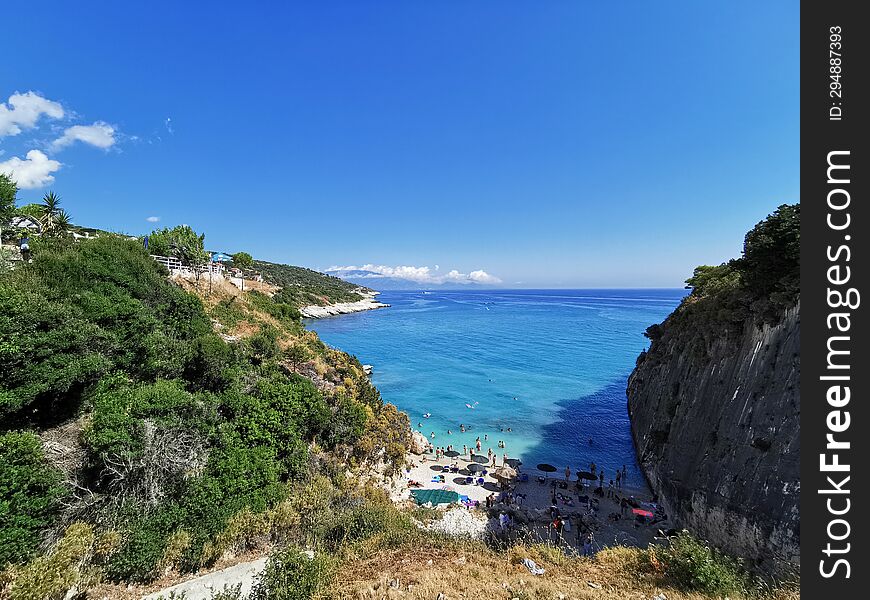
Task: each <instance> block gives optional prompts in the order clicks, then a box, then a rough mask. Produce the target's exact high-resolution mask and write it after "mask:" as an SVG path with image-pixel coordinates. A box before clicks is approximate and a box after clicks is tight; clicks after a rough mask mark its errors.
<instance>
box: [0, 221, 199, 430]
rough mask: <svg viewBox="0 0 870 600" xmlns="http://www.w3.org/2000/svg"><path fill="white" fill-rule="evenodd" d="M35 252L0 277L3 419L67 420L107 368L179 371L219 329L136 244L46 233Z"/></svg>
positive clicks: (145, 375)
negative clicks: (73, 240) (59, 237)
mask: <svg viewBox="0 0 870 600" xmlns="http://www.w3.org/2000/svg"><path fill="white" fill-rule="evenodd" d="M33 252H34V257H35V258H34V260H33V262H32V263H30V264H26V265H22V267H21V268H19V269H16V270H15V271H13V272H12V273H11V274H8V275H5V276H4V277H3V279H2V280H0V362H2V364H3V365H4V369H3V370H2V374H0V416H5V415H12V414H16V413H17V417H18V419H19V420H22V421H24V422H25V423H30V422H36V421H38V422H44V421H45V420H47V419H52V420H53V421H55V422H57V421H62V420H64V419H65V418H68V417H69V416H71V415H73V414H75V411H77V410H78V407H79V405H80V403H81V401H82V400H83V399H84V398H85V397H86V395H87V394H88V393H89V391H90V390H91V387H92V386H93V385H94V384H95V383H96V382H97V381H98V380H99V378H100V377H102V376H103V375H104V374H105V373H107V372H110V371H117V370H120V371H123V372H125V373H127V374H129V375H130V376H131V377H132V378H134V379H137V380H153V379H154V378H156V377H165V378H175V377H179V376H180V375H181V374H182V371H183V370H184V368H185V365H186V359H187V357H189V356H192V355H195V352H194V350H195V349H194V348H192V347H191V345H192V343H193V342H194V341H195V340H198V339H199V338H201V337H202V336H204V335H212V336H213V335H214V333H213V332H212V329H211V323H210V322H209V320H208V318H207V317H206V315H205V312H204V310H203V308H202V304H201V303H200V302H199V300H198V299H197V298H195V297H193V296H191V295H190V294H187V293H185V292H184V291H182V290H181V289H179V288H178V287H176V286H174V285H173V284H171V283H170V282H169V281H168V280H167V279H166V276H165V270H164V269H163V268H162V267H161V266H160V265H158V264H157V263H155V262H154V261H153V260H152V259H151V258H149V256H148V254H147V253H146V252H145V251H144V250H143V249H142V247H141V246H140V245H139V244H137V243H136V242H132V241H129V240H125V239H121V238H116V237H113V236H105V237H100V238H97V239H94V240H89V241H83V242H80V243H71V242H68V241H64V240H48V239H40V240H39V241H38V242H36V241H35V243H34V250H33ZM206 374H207V375H209V376H211V377H213V374H211V373H209V372H207V373H206ZM23 409H24V410H23Z"/></svg>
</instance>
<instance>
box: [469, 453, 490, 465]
mask: <svg viewBox="0 0 870 600" xmlns="http://www.w3.org/2000/svg"><path fill="white" fill-rule="evenodd" d="M471 460H473V461H474V462H476V463H478V464H481V465H488V464H489V463H490V462H491V459H489V458H487V456H486V455H485V454H475V455H474V457H473V458H472V459H471Z"/></svg>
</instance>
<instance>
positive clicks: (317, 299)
mask: <svg viewBox="0 0 870 600" xmlns="http://www.w3.org/2000/svg"><path fill="white" fill-rule="evenodd" d="M253 264H254V269H256V270H257V271H259V272H261V273H262V274H263V278H264V279H265V280H266V281H268V282H269V283H272V284H274V285H277V286H279V287H280V288H281V291H280V292H278V294H277V296H276V300H277V301H278V302H285V303H287V304H291V305H293V306H297V307H302V306H310V305H319V306H323V305H325V304H329V303H334V302H356V301H357V300H361V299H362V296H361V295H360V294H359V293H358V292H357V290H358V289H359V286H358V285H356V284H353V283H349V282H347V281H344V280H342V279H339V278H338V277H333V276H331V275H325V274H323V273H319V272H317V271H312V270H311V269H306V268H303V267H293V266H290V265H279V264H275V263H270V262H264V261H261V260H255V261H254V263H253Z"/></svg>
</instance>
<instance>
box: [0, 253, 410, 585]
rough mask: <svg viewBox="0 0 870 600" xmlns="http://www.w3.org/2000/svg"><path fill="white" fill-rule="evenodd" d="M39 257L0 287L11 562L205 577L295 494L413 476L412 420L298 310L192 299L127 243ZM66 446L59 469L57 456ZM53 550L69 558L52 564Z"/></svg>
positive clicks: (244, 299) (5, 540) (1, 459)
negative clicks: (343, 474) (354, 479)
mask: <svg viewBox="0 0 870 600" xmlns="http://www.w3.org/2000/svg"><path fill="white" fill-rule="evenodd" d="M32 246H33V256H34V258H33V261H32V263H29V264H23V265H20V266H19V267H18V268H16V269H15V270H14V271H12V272H10V273H6V274H4V275H2V277H0V363H2V364H3V365H4V368H3V370H2V373H0V418H2V420H0V423H2V425H0V543H2V547H3V554H2V556H0V562H2V563H3V564H6V563H7V562H8V563H12V565H23V564H24V563H26V562H27V561H28V560H29V559H33V560H35V561H37V563H39V561H43V562H44V561H50V560H53V558H52V557H53V556H55V554H57V552H59V553H60V554H57V556H66V555H65V554H64V553H65V552H73V553H75V552H79V551H81V552H84V553H85V554H86V555H87V556H88V561H90V562H89V563H88V564H91V566H93V568H94V569H96V573H97V574H98V575H99V576H100V577H108V578H109V579H112V580H118V581H121V580H123V581H147V580H149V579H151V578H153V577H155V576H157V575H159V574H160V573H161V572H162V570H164V569H166V568H169V567H175V568H180V569H195V568H198V567H200V566H202V565H206V564H210V563H211V562H213V561H214V560H216V559H217V558H219V557H220V556H221V555H222V554H223V552H224V551H225V550H226V548H225V544H226V543H228V542H227V541H226V540H227V539H228V537H227V536H230V537H232V536H231V530H232V528H233V527H235V526H237V525H238V519H247V518H251V519H255V520H256V519H261V518H267V517H266V516H265V515H268V514H272V513H270V512H269V511H274V510H275V507H277V506H280V505H281V503H282V502H286V501H287V500H288V498H289V497H290V494H291V491H292V490H293V489H295V487H294V486H296V483H295V482H297V481H303V480H305V479H307V478H309V477H312V476H314V475H315V474H316V473H318V472H321V471H322V470H323V469H324V468H330V469H340V468H341V465H347V464H351V465H353V464H357V463H359V462H361V461H367V460H373V461H375V460H378V461H379V460H388V461H389V460H395V461H399V460H401V456H403V452H404V447H405V444H406V443H407V435H408V431H409V429H408V423H407V418H406V417H404V415H402V414H401V413H399V412H398V411H396V410H395V408H394V407H391V406H384V405H383V403H382V401H381V399H380V395H379V394H378V393H377V390H376V389H375V388H374V387H373V386H372V385H371V384H370V383H369V381H368V379H367V378H366V377H365V376H364V374H363V372H362V368H361V365H359V362H358V361H356V360H355V359H353V358H351V357H349V356H347V355H345V354H343V353H341V352H338V351H336V350H332V349H329V348H327V347H326V346H325V345H323V344H322V343H321V342H320V341H319V340H318V339H317V338H316V336H315V335H314V334H313V333H311V332H307V331H305V330H304V328H303V327H302V326H301V323H300V322H299V313H298V311H297V310H296V308H295V307H294V306H292V305H289V304H286V303H283V302H280V301H275V300H272V299H270V298H269V297H267V296H265V295H263V294H259V293H256V292H252V293H246V294H242V293H241V292H237V291H236V290H235V288H233V287H232V286H229V285H228V284H226V286H227V289H231V290H233V291H234V292H235V295H231V294H230V293H229V292H228V291H226V289H218V288H215V290H214V291H213V293H212V294H211V295H205V294H204V293H203V292H202V290H198V289H188V290H187V291H185V290H184V289H182V288H181V287H179V286H178V285H176V284H174V283H172V282H171V281H169V279H168V278H167V273H166V271H165V269H163V267H161V266H160V265H158V264H157V263H155V262H154V261H153V260H152V259H150V258H149V256H148V253H147V252H146V251H145V250H144V249H143V247H142V245H141V244H140V243H139V242H136V241H130V240H128V239H125V238H122V237H118V236H103V237H100V238H98V239H95V240H89V241H80V242H74V241H72V240H70V239H68V238H46V237H42V238H39V239H38V240H35V241H34V242H33V243H32ZM181 283H184V284H185V285H187V286H195V285H196V284H194V283H192V282H183V281H182V282H181ZM230 331H233V332H234V334H233V335H230V334H229V333H227V332H230ZM69 430H72V431H74V432H75V433H74V434H73V436H72V442H69V441H68V440H67V443H68V444H69V446H67V447H64V448H63V452H62V453H61V454H62V455H63V459H64V460H61V462H64V464H63V465H54V464H52V461H53V459H52V457H48V456H46V455H45V453H44V452H43V450H42V447H43V441H45V440H49V439H55V437H56V436H58V435H59V432H62V431H69ZM34 434H36V435H34ZM37 436H39V437H37ZM40 438H42V440H41V439H40ZM361 440H364V443H362V441H361ZM70 457H72V458H73V459H75V460H72V461H70V460H68V459H69V458H70ZM330 464H331V465H334V466H333V467H327V466H324V465H330ZM60 466H62V467H63V468H62V469H60V468H59V467H60ZM256 515H263V516H260V517H257V516H256ZM65 530H66V531H67V535H73V536H74V537H75V540H73V541H70V540H67V542H68V543H67V546H63V544H62V543H61V542H62V541H63V540H64V539H67V538H65V537H64V531H65ZM228 531H229V532H230V533H228ZM70 532H72V533H70ZM51 540H61V541H60V542H58V544H61V546H59V548H60V549H59V550H58V551H57V552H56V553H55V554H49V555H46V556H43V557H39V556H38V549H39V547H40V546H41V544H42V543H44V542H46V541H51ZM76 540H77V541H76ZM82 540H85V541H82ZM97 540H103V541H105V540H114V542H113V543H112V544H111V546H112V548H111V552H109V551H108V550H105V549H103V550H100V551H99V552H97V551H96V550H94V549H93V545H94V544H95V543H96V541H97ZM222 540H223V541H222ZM101 543H102V542H101ZM70 548H72V549H73V550H70ZM58 560H60V559H59V558H58ZM64 560H66V559H64ZM73 563H74V564H75V568H76V569H79V567H80V566H81V561H73ZM34 564H36V563H34ZM39 564H41V563H39ZM71 564H72V563H71ZM0 568H2V565H0ZM33 568H34V567H33V564H31V565H30V566H19V567H16V566H10V567H9V568H8V569H7V574H6V575H5V576H4V577H6V579H10V580H15V581H19V582H20V581H22V580H21V574H22V573H24V572H28V569H33ZM70 568H72V567H70ZM10 569H11V570H10ZM89 573H90V575H89V577H90V576H91V575H94V573H93V572H90V571H89ZM16 574H17V575H16ZM79 575H81V573H80V574H79ZM77 577H78V575H77ZM97 578H99V577H97ZM0 583H2V581H0ZM20 589H23V588H20ZM22 593H23V592H22ZM13 596H14V595H13ZM21 597H25V596H21Z"/></svg>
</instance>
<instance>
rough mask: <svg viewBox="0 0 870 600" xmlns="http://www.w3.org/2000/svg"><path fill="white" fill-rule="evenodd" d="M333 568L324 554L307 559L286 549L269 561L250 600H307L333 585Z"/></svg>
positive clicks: (332, 560)
mask: <svg viewBox="0 0 870 600" xmlns="http://www.w3.org/2000/svg"><path fill="white" fill-rule="evenodd" d="M335 567H336V565H335V562H334V559H332V558H330V557H328V556H325V555H323V554H315V555H314V557H309V556H308V555H307V554H306V553H305V552H303V551H301V550H300V549H298V548H294V547H289V548H286V549H284V550H281V551H280V552H276V553H275V554H273V555H272V556H271V557H269V561H268V562H267V563H266V568H265V569H264V570H263V573H262V574H261V575H260V577H259V579H258V580H257V583H256V584H255V585H254V589H253V590H252V591H251V595H250V600H308V599H309V598H312V597H313V596H314V595H315V594H316V593H317V592H318V591H320V590H322V589H323V588H324V587H326V586H327V585H328V584H329V583H330V582H331V581H332V578H333V576H334V574H335Z"/></svg>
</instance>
